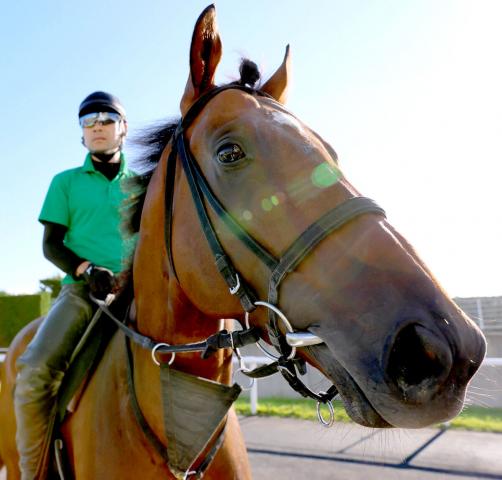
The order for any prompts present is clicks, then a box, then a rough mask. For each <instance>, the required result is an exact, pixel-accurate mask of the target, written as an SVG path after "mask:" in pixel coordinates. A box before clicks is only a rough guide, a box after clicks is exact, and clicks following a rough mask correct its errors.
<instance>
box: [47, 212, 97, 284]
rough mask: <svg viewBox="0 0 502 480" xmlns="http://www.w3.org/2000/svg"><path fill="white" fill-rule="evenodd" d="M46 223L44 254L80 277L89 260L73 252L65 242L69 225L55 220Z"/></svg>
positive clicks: (65, 270)
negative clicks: (54, 221) (66, 225)
mask: <svg viewBox="0 0 502 480" xmlns="http://www.w3.org/2000/svg"><path fill="white" fill-rule="evenodd" d="M42 223H43V224H44V227H45V228H44V239H43V251H44V256H45V258H47V260H49V261H50V262H52V263H53V264H54V265H56V267H58V268H60V269H61V270H62V271H63V272H65V273H68V274H69V275H72V276H73V277H74V278H78V277H80V275H82V274H83V273H84V271H85V269H86V268H87V267H88V266H89V262H88V261H87V260H85V259H83V258H80V257H79V256H78V255H76V254H75V253H74V252H72V251H71V250H70V249H69V248H68V247H67V246H66V245H65V244H64V242H63V240H64V236H65V234H66V231H67V230H68V228H67V227H65V226H64V225H60V224H59V223H53V222H47V221H44V222H42Z"/></svg>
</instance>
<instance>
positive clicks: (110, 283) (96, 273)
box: [83, 263, 116, 300]
mask: <svg viewBox="0 0 502 480" xmlns="http://www.w3.org/2000/svg"><path fill="white" fill-rule="evenodd" d="M83 277H84V280H85V281H86V282H87V284H88V285H89V289H90V291H91V293H92V294H93V295H94V296H95V297H96V298H97V299H99V300H105V299H106V296H107V295H108V294H109V293H111V292H112V290H113V288H114V287H115V284H116V280H115V277H114V276H113V272H112V271H111V270H108V268H105V267H98V266H97V265H94V264H92V263H91V264H90V265H89V266H88V267H87V268H86V270H85V272H84V274H83Z"/></svg>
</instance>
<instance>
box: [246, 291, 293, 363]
mask: <svg viewBox="0 0 502 480" xmlns="http://www.w3.org/2000/svg"><path fill="white" fill-rule="evenodd" d="M254 304H255V305H257V306H261V307H265V308H268V309H269V310H272V311H273V312H274V313H275V314H276V315H277V316H278V317H279V318H280V319H281V320H282V323H283V324H284V326H285V327H286V331H287V332H288V333H294V332H295V331H294V330H293V327H292V326H291V323H289V320H288V319H287V318H286V315H284V313H282V312H281V311H280V310H279V309H278V308H277V307H276V306H275V305H272V304H271V303H268V302H263V301H262V300H258V301H257V302H254ZM245 320H246V328H250V327H249V313H248V312H246V316H245ZM257 345H258V347H259V348H260V350H261V351H262V352H263V353H265V354H266V355H268V356H269V357H272V358H275V359H276V360H277V359H278V358H280V357H275V356H274V355H272V354H271V353H269V352H267V351H266V350H265V349H264V348H262V347H261V346H260V345H259V344H257ZM295 355H296V347H291V353H290V354H289V355H288V357H287V359H286V360H291V359H292V358H294V357H295Z"/></svg>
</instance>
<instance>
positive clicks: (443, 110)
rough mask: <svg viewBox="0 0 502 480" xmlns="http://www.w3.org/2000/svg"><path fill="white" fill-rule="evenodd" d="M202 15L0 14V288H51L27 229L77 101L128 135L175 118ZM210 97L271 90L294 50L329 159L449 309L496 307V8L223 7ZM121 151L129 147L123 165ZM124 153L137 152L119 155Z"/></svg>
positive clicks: (51, 0) (265, 2) (8, 10)
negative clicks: (101, 107)
mask: <svg viewBox="0 0 502 480" xmlns="http://www.w3.org/2000/svg"><path fill="white" fill-rule="evenodd" d="M207 4H208V2H207V0H204V1H202V0H190V1H182V0H178V1H174V0H144V1H141V2H139V1H137V0H134V1H133V0H120V1H118V0H117V1H115V0H108V1H106V0H102V1H96V0H87V1H85V2H69V1H67V0H46V1H43V2H39V1H36V0H16V1H15V2H6V3H5V4H3V5H2V13H1V15H0V99H1V110H0V111H1V115H0V147H1V151H2V183H1V189H0V225H1V227H0V228H1V230H0V232H1V234H0V235H1V236H0V241H1V243H0V246H1V248H0V290H5V291H7V292H9V293H31V292H35V291H37V290H38V280H39V279H41V278H45V277H47V276H52V275H54V274H56V273H57V269H56V268H55V267H54V266H52V265H51V264H50V263H49V262H48V261H46V260H45V259H44V258H43V255H42V251H41V238H42V227H41V226H40V225H39V224H38V222H37V216H38V213H39V211H40V208H41V205H42V202H43V199H44V196H45V193H46V190H47V187H48V185H49V182H50V180H51V178H52V176H53V175H54V174H56V173H58V172H59V171H61V170H64V169H67V168H71V167H74V166H77V165H79V164H81V163H82V162H83V157H84V154H85V150H84V148H83V147H82V146H81V144H80V136H81V132H80V129H79V127H78V123H77V107H78V104H79V103H80V101H81V100H82V99H83V98H84V97H85V96H86V95H87V94H89V93H90V92H92V91H94V90H106V91H110V92H113V93H115V94H116V95H118V96H119V97H120V98H121V100H122V102H123V103H124V105H125V106H126V109H127V112H128V119H129V124H130V129H131V130H132V132H134V130H136V129H138V128H140V127H142V126H146V125H147V124H148V123H150V122H152V121H155V120H158V119H162V118H166V117H172V116H174V115H177V114H178V103H179V99H180V95H181V93H182V91H183V88H184V85H185V82H186V79H187V76H188V49H189V44H190V39H191V34H192V30H193V25H194V23H195V20H196V18H197V16H198V15H199V13H200V12H201V11H202V9H203V8H204V7H205V6H206V5H207ZM216 7H217V17H218V24H219V28H220V32H221V36H222V40H223V50H224V54H223V55H224V58H223V62H222V64H221V65H220V69H219V77H218V80H219V81H220V82H226V81H228V80H230V79H233V78H235V77H236V76H237V66H238V64H239V61H240V58H241V57H242V56H248V57H250V58H251V59H253V60H254V61H256V62H257V63H258V64H259V65H260V66H261V68H262V71H263V73H264V76H265V77H267V75H269V74H270V73H271V72H272V71H273V70H275V68H276V67H277V66H278V64H279V63H280V61H281V60H282V57H283V54H284V48H285V46H286V44H288V43H289V44H290V45H291V49H292V60H293V73H294V81H293V89H292V91H291V93H290V97H289V102H288V106H289V108H290V110H291V111H292V112H293V113H295V114H296V115H297V116H298V117H299V118H300V119H302V120H303V121H305V122H306V123H307V124H308V125H309V126H311V127H312V128H314V129H315V130H317V131H318V132H319V133H320V134H321V135H322V136H323V137H324V138H325V139H326V140H328V141H329V142H330V143H331V144H332V145H333V146H334V148H335V149H336V150H337V152H338V155H339V157H340V160H341V166H342V169H343V170H344V172H345V174H346V175H347V177H348V178H349V179H350V180H351V181H352V183H353V184H354V185H355V186H356V187H357V188H358V189H359V190H361V191H362V193H363V194H365V195H367V196H370V197H372V198H374V199H375V200H377V201H378V202H379V203H380V204H381V205H382V206H383V207H384V208H385V209H386V210H387V213H388V217H389V219H390V221H391V222H392V223H393V224H394V225H395V226H396V227H397V228H398V229H399V230H400V231H401V232H402V233H403V234H404V235H405V236H406V237H407V238H408V239H409V240H410V241H411V243H412V244H413V245H415V247H416V248H417V250H418V251H419V253H420V254H421V255H422V257H423V258H424V259H425V261H426V262H427V263H428V264H429V266H430V268H431V269H432V271H433V272H434V273H435V274H436V276H437V277H438V279H439V280H440V281H441V283H442V284H443V285H444V286H445V287H446V289H447V291H448V292H449V293H450V294H451V295H453V296H475V295H501V294H502V285H501V280H502V254H501V251H500V250H501V247H502V208H501V207H502V202H501V188H500V181H501V179H500V177H501V175H500V174H501V172H502V166H501V165H502V154H501V145H500V142H501V133H502V88H501V87H502V55H501V53H500V52H501V46H502V29H501V28H500V25H501V23H502V2H501V1H499V0H476V1H474V0H351V1H347V0H323V1H321V0H319V1H316V0H303V1H302V0H275V1H271V0H253V1H248V2H244V1H238V0H232V1H231V0H220V1H218V2H217V3H216ZM128 151H130V147H127V148H126V152H128ZM131 153H132V152H131Z"/></svg>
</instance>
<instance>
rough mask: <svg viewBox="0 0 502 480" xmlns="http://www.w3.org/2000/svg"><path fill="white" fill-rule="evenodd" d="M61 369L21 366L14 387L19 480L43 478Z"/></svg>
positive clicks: (61, 373) (61, 375)
mask: <svg viewBox="0 0 502 480" xmlns="http://www.w3.org/2000/svg"><path fill="white" fill-rule="evenodd" d="M63 375H64V372H61V371H58V370H52V369H51V368H49V367H36V368H31V367H30V366H29V365H20V370H19V373H18V376H17V382H16V389H15V411H16V422H17V432H16V442H17V448H18V451H19V458H20V460H19V465H20V468H21V480H35V479H37V480H38V479H42V478H45V474H44V472H42V471H41V470H42V468H43V467H42V464H43V463H44V462H42V461H41V460H42V459H43V457H44V448H48V445H47V443H48V441H50V438H49V437H50V436H51V435H52V426H53V424H54V420H55V414H56V410H55V397H56V395H57V392H58V389H59V386H60V385H61V381H62V379H63Z"/></svg>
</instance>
